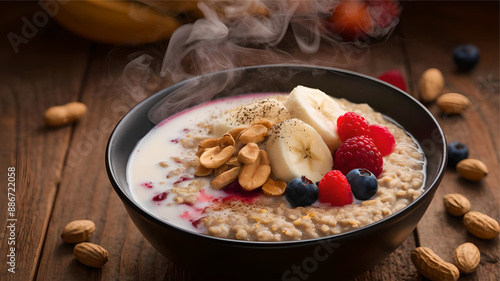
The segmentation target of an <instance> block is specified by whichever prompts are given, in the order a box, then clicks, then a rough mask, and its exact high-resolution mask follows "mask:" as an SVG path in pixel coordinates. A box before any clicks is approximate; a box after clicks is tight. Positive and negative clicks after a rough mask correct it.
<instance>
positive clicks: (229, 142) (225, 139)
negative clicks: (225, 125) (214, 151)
mask: <svg viewBox="0 0 500 281" xmlns="http://www.w3.org/2000/svg"><path fill="white" fill-rule="evenodd" d="M217 144H218V145H219V146H220V148H224V147H227V146H234V144H235V142H234V138H233V136H231V134H228V133H226V134H225V135H224V136H222V138H220V139H218V140H217Z"/></svg>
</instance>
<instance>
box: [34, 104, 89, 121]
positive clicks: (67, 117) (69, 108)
mask: <svg viewBox="0 0 500 281" xmlns="http://www.w3.org/2000/svg"><path fill="white" fill-rule="evenodd" d="M86 113H87V106H86V105H85V104H83V103H81V102H70V103H67V104H65V105H59V106H52V107H50V108H49V109H47V110H46V111H45V113H44V114H43V120H44V121H45V124H47V126H50V127H59V126H63V125H67V124H70V123H73V122H76V121H78V120H79V119H80V118H82V117H83V116H84V115H85V114H86Z"/></svg>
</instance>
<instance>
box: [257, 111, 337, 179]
mask: <svg viewBox="0 0 500 281" xmlns="http://www.w3.org/2000/svg"><path fill="white" fill-rule="evenodd" d="M266 151H267V154H268V156H269V161H270V162H271V172H272V175H273V177H274V178H275V179H277V180H284V181H287V182H288V181H290V180H292V179H294V178H296V177H300V176H306V177H307V178H308V179H310V180H312V181H313V182H317V181H319V180H321V179H322V178H323V175H325V174H326V173H327V172H329V171H331V170H332V166H333V159H332V155H331V153H330V150H329V149H328V147H327V146H326V144H325V142H324V141H323V139H322V138H321V136H320V135H319V134H318V132H316V130H315V129H314V128H313V127H311V126H309V125H308V124H306V123H304V122H303V121H301V120H299V119H296V118H293V119H288V120H286V121H283V122H281V123H279V124H277V125H275V126H274V127H272V128H271V129H270V130H269V133H268V139H267V140H266Z"/></svg>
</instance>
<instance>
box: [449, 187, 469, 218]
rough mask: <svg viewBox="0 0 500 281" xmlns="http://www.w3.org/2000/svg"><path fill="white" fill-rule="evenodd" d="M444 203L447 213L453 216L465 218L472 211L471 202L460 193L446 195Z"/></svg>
mask: <svg viewBox="0 0 500 281" xmlns="http://www.w3.org/2000/svg"><path fill="white" fill-rule="evenodd" d="M443 203H444V207H445V208H446V211H448V213H450V215H452V216H457V217H459V216H463V215H465V214H466V213H467V212H468V211H470V201H469V200H468V199H467V198H465V196H463V195H461V194H458V193H450V194H446V195H445V196H444V197H443Z"/></svg>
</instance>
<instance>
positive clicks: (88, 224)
mask: <svg viewBox="0 0 500 281" xmlns="http://www.w3.org/2000/svg"><path fill="white" fill-rule="evenodd" d="M94 231H95V223H94V222H93V221H91V220H74V221H71V222H69V223H68V224H66V226H65V227H64V229H63V232H62V234H61V237H62V239H63V241H64V242H66V243H80V242H84V241H87V240H88V239H89V238H90V237H91V236H92V234H93V233H94Z"/></svg>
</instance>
